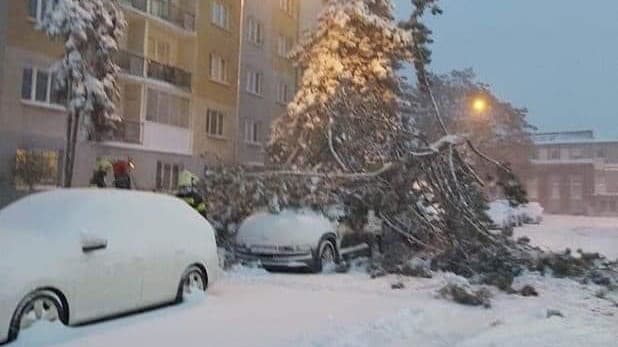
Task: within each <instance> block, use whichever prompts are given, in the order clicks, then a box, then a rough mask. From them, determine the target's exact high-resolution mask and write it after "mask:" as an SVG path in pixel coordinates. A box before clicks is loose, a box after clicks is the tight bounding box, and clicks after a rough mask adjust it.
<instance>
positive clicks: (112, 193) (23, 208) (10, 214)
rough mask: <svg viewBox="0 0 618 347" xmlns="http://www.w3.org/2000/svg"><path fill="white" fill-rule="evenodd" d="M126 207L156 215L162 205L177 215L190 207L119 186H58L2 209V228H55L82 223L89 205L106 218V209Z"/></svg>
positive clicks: (164, 197)
mask: <svg viewBox="0 0 618 347" xmlns="http://www.w3.org/2000/svg"><path fill="white" fill-rule="evenodd" d="M123 206H134V207H136V208H138V209H144V210H147V211H151V212H152V214H153V215H156V211H157V210H161V209H162V208H165V209H166V214H169V213H172V214H174V213H175V214H178V215H180V214H182V215H187V213H188V212H187V209H188V210H190V208H188V207H187V206H186V204H185V203H184V202H182V201H181V200H179V199H177V198H175V197H172V196H167V195H163V194H156V193H149V192H137V191H128V190H117V189H57V190H52V191H47V192H42V193H36V194H32V195H28V196H26V197H24V198H22V199H20V200H18V201H16V202H14V203H12V204H10V205H9V206H7V207H5V208H4V209H2V210H0V229H1V230H20V231H35V230H39V231H40V230H41V229H45V230H53V229H56V228H59V227H62V226H66V225H68V224H69V223H71V224H77V225H79V224H80V222H81V221H82V219H84V218H92V215H91V214H90V213H86V214H84V215H82V213H81V212H83V210H84V209H85V208H86V207H91V208H95V209H98V210H100V211H101V213H100V218H101V219H102V220H103V219H106V218H113V217H114V216H113V215H110V213H106V212H109V211H112V212H113V211H114V210H118V209H122V208H123ZM174 206H177V207H178V208H174ZM183 206H184V207H183ZM170 210H174V211H170ZM176 210H178V211H176ZM142 222H143V221H142Z"/></svg>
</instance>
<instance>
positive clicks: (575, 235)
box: [515, 215, 618, 259]
mask: <svg viewBox="0 0 618 347" xmlns="http://www.w3.org/2000/svg"><path fill="white" fill-rule="evenodd" d="M519 236H528V237H529V238H530V239H531V240H532V242H533V244H536V245H537V246H541V247H545V248H548V249H551V250H554V251H563V250H565V249H566V248H571V250H572V251H574V252H575V251H576V250H577V249H578V248H581V249H582V250H583V251H585V252H599V253H601V254H603V255H605V256H606V257H608V258H610V259H618V218H595V217H579V216H560V215H545V216H544V221H543V223H542V224H540V225H526V226H525V227H523V228H517V229H515V237H519Z"/></svg>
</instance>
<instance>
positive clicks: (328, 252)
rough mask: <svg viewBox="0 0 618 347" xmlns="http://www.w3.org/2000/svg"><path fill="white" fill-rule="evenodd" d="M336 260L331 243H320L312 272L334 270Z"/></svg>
mask: <svg viewBox="0 0 618 347" xmlns="http://www.w3.org/2000/svg"><path fill="white" fill-rule="evenodd" d="M336 259H337V254H336V252H335V246H334V245H333V243H332V242H331V241H322V242H321V243H320V246H319V247H318V253H317V259H316V261H315V262H316V265H315V267H314V272H316V273H318V272H322V271H323V270H324V269H325V268H330V267H332V268H334V266H335V263H336Z"/></svg>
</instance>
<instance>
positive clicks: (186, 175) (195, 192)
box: [176, 170, 206, 217]
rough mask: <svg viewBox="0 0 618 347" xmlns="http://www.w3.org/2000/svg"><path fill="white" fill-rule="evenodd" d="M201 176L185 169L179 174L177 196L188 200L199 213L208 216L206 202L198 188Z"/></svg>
mask: <svg viewBox="0 0 618 347" xmlns="http://www.w3.org/2000/svg"><path fill="white" fill-rule="evenodd" d="M198 183H199V178H198V177H197V176H196V175H194V174H193V173H192V172H190V171H188V170H183V171H182V172H181V173H180V175H179V176H178V193H177V194H176V196H177V197H179V198H181V199H182V200H184V201H186V202H187V203H188V204H189V206H191V207H193V208H194V209H195V210H196V211H197V212H198V213H199V214H201V215H202V216H204V217H206V203H205V202H204V199H203V198H202V195H201V194H200V192H199V189H198Z"/></svg>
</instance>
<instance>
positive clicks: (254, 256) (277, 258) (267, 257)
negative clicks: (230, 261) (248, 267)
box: [236, 250, 314, 268]
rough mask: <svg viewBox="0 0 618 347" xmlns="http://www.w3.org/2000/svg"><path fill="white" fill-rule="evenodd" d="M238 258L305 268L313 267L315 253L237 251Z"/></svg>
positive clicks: (244, 260) (278, 265) (263, 264)
mask: <svg viewBox="0 0 618 347" xmlns="http://www.w3.org/2000/svg"><path fill="white" fill-rule="evenodd" d="M236 258H238V259H239V260H240V261H242V262H258V263H260V264H261V265H262V266H265V267H287V268H305V267H312V266H313V263H314V257H313V253H311V252H306V253H295V254H283V253H253V252H250V251H239V250H237V251H236Z"/></svg>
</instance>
